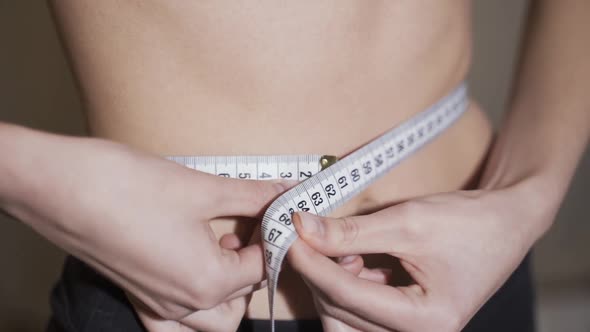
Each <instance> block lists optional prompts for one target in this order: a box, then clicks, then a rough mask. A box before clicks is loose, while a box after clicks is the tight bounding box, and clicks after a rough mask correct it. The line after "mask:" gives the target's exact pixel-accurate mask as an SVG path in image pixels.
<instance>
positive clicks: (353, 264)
mask: <svg viewBox="0 0 590 332" xmlns="http://www.w3.org/2000/svg"><path fill="white" fill-rule="evenodd" d="M336 262H337V263H338V265H340V266H341V267H342V268H343V269H345V270H346V271H348V272H350V273H352V274H354V275H357V276H358V275H359V273H361V271H362V270H363V268H364V265H365V262H364V260H363V257H362V256H360V255H351V256H344V257H339V258H338V259H336Z"/></svg>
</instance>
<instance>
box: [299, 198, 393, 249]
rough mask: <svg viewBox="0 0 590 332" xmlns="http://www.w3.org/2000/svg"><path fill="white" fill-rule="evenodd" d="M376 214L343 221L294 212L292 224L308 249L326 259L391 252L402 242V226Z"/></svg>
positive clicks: (391, 216) (384, 214)
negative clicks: (327, 257)
mask: <svg viewBox="0 0 590 332" xmlns="http://www.w3.org/2000/svg"><path fill="white" fill-rule="evenodd" d="M392 208H395V207H392ZM392 208H389V209H392ZM380 212H381V211H380ZM380 212H377V213H374V214H370V215H367V216H352V217H344V218H326V217H319V216H316V215H313V214H310V213H302V212H298V213H297V214H296V215H294V216H293V224H294V225H295V229H296V230H297V233H298V234H299V236H301V238H302V239H303V240H304V241H305V242H306V243H307V244H308V245H310V246H311V247H313V248H314V249H316V250H317V251H319V252H321V253H322V254H324V255H327V256H332V257H335V256H348V255H359V254H377V253H390V252H394V251H395V250H394V246H397V244H398V243H400V242H401V241H402V240H403V239H402V234H403V232H401V227H402V224H403V223H402V222H399V221H397V220H395V219H396V218H395V217H394V216H393V214H391V213H380Z"/></svg>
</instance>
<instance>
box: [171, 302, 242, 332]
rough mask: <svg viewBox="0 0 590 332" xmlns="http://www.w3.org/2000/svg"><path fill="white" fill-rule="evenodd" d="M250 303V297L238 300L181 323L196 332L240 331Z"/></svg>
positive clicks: (187, 318)
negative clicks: (241, 322) (239, 328)
mask: <svg viewBox="0 0 590 332" xmlns="http://www.w3.org/2000/svg"><path fill="white" fill-rule="evenodd" d="M249 303H250V296H246V297H240V298H236V299H233V300H230V301H227V302H224V303H221V304H219V305H217V306H215V307H213V308H211V309H208V310H199V311H197V312H195V313H193V314H191V315H189V316H187V317H185V318H183V319H182V320H181V321H180V323H181V324H183V325H186V326H189V327H191V328H192V329H194V331H207V332H234V331H236V330H237V329H238V326H239V325H240V321H241V320H242V317H243V316H244V313H245V312H246V308H247V307H248V304H249ZM191 331H192V330H191Z"/></svg>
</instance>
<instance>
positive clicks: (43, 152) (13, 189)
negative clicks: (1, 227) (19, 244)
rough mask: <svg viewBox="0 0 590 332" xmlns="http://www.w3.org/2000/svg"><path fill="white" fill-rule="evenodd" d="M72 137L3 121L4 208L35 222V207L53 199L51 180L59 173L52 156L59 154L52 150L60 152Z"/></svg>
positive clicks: (0, 178) (0, 201) (0, 196)
mask: <svg viewBox="0 0 590 332" xmlns="http://www.w3.org/2000/svg"><path fill="white" fill-rule="evenodd" d="M60 141H61V142H60ZM68 141H69V140H68V139H67V138H61V137H59V136H57V135H51V134H46V133H42V132H38V131H34V130H30V129H26V128H23V127H19V126H15V125H10V124H5V123H0V153H1V154H2V156H3V157H2V158H1V159H0V209H3V210H4V211H6V212H8V213H9V214H12V215H13V216H15V217H17V218H18V219H19V220H22V221H24V222H26V223H29V224H30V223H32V222H33V219H35V218H34V217H33V214H34V211H32V210H34V208H33V207H38V206H39V205H40V203H42V201H43V200H45V201H47V200H49V199H50V197H51V196H49V195H48V194H49V193H51V192H52V187H55V184H52V183H51V182H52V181H54V180H55V179H56V177H57V176H58V174H54V168H55V167H54V166H53V165H52V160H55V159H56V158H52V157H51V154H52V153H54V154H59V150H60V149H63V148H64V146H66V145H67V144H68V143H67V142H68ZM56 157H57V156H56ZM57 158H59V157H57ZM53 189H55V188H53ZM31 226H33V225H31Z"/></svg>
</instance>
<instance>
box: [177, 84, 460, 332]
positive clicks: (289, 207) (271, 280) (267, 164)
mask: <svg viewBox="0 0 590 332" xmlns="http://www.w3.org/2000/svg"><path fill="white" fill-rule="evenodd" d="M467 105H468V98H467V88H466V86H465V84H461V85H460V86H459V87H458V88H456V89H455V90H454V91H453V92H452V93H451V94H449V95H447V96H446V97H444V98H443V99H441V100H440V101H439V102H437V103H436V104H434V105H432V106H431V107H429V108H428V109H426V110H424V111H422V112H421V113H418V114H416V115H415V116H413V117H412V118H410V119H409V120H408V121H406V122H404V123H402V124H401V125H399V126H397V127H395V128H393V129H391V130H390V131H388V132H386V133H385V134H383V135H381V136H380V137H378V138H376V139H375V140H373V141H371V142H370V143H368V144H366V145H364V146H362V147H361V148H359V149H358V150H356V151H354V152H352V153H351V154H349V155H347V156H346V157H344V158H343V159H341V160H339V161H337V158H336V157H333V156H328V155H325V156H320V155H303V156H237V157H236V156H213V157H204V156H195V157H193V156H190V157H187V156H184V157H169V158H168V159H170V160H173V161H176V162H178V163H180V164H183V165H185V166H187V167H190V168H193V169H196V170H199V171H202V172H207V173H211V174H216V175H219V176H225V177H229V178H237V179H253V180H273V179H290V180H300V181H302V180H304V181H303V182H301V183H300V184H298V185H297V186H295V187H293V188H291V189H290V190H288V191H287V192H285V193H283V194H282V195H281V196H279V197H278V198H277V199H276V200H275V201H273V202H272V203H271V204H270V206H269V207H268V209H267V210H266V212H265V214H264V217H263V219H262V239H263V244H264V257H265V265H266V274H267V278H268V289H269V292H268V301H269V308H270V318H271V329H272V331H273V332H274V329H275V328H274V294H275V292H276V289H277V283H278V278H279V271H280V269H281V265H282V263H283V260H284V258H285V256H286V254H287V250H289V247H290V246H291V244H292V243H293V242H294V241H295V240H296V239H297V232H296V231H295V227H294V226H293V223H292V220H291V216H292V215H293V213H295V212H299V211H304V212H309V213H313V214H317V215H320V216H325V215H327V214H329V213H330V212H331V211H332V210H334V209H335V208H337V207H339V206H341V205H342V204H344V203H345V202H347V201H348V200H350V199H351V198H352V197H354V196H356V195H358V194H359V193H360V192H361V191H363V190H364V189H366V188H367V187H368V186H369V185H370V184H371V183H373V181H375V180H377V179H378V178H380V177H381V176H383V175H384V174H386V173H387V172H388V171H389V170H391V169H392V168H393V167H394V166H395V165H397V163H399V162H400V161H401V160H403V159H405V158H406V157H408V156H410V155H411V154H413V153H414V152H416V151H417V150H418V149H419V148H420V147H422V146H423V145H424V144H426V143H427V142H429V141H430V140H432V139H433V138H435V137H436V136H438V135H439V134H440V133H441V132H443V131H444V130H445V129H446V128H448V127H449V126H450V125H451V124H453V123H454V122H455V120H457V119H458V118H459V117H460V116H461V114H463V112H464V111H465V110H466V109H467Z"/></svg>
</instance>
